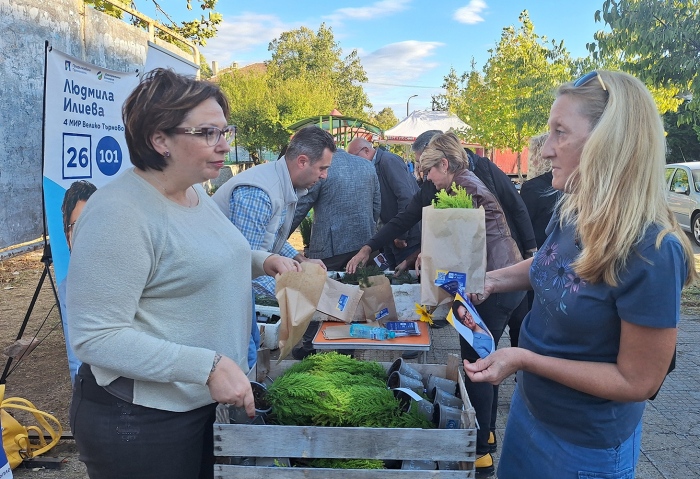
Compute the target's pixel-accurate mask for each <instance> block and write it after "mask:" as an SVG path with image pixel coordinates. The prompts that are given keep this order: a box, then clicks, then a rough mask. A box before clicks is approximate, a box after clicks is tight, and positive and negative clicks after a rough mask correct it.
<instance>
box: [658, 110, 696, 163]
mask: <svg viewBox="0 0 700 479" xmlns="http://www.w3.org/2000/svg"><path fill="white" fill-rule="evenodd" d="M687 107H688V105H687V103H686V104H684V105H681V107H680V108H679V112H678V113H677V112H673V111H670V112H668V113H666V114H665V115H664V126H665V127H666V133H667V136H666V147H667V148H666V162H667V163H678V162H684V161H700V140H698V138H700V135H699V133H700V131H699V128H698V127H697V126H695V127H694V126H692V125H689V124H684V123H681V124H679V122H678V116H679V115H682V114H683V113H684V110H685V109H686V108H687Z"/></svg>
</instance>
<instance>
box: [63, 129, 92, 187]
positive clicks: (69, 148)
mask: <svg viewBox="0 0 700 479" xmlns="http://www.w3.org/2000/svg"><path fill="white" fill-rule="evenodd" d="M91 155H92V137H91V136H90V135H81V134H79V133H64V134H63V179H79V178H92V156H91Z"/></svg>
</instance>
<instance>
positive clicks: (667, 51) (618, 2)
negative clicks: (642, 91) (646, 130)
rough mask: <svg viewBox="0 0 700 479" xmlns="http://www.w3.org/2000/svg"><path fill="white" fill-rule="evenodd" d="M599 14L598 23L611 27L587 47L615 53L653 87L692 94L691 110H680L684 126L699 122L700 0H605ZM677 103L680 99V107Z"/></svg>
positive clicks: (601, 54) (624, 66)
mask: <svg viewBox="0 0 700 479" xmlns="http://www.w3.org/2000/svg"><path fill="white" fill-rule="evenodd" d="M595 16H596V21H602V22H604V23H605V24H607V25H609V26H610V29H611V31H609V32H606V31H599V32H598V33H596V34H595V42H592V43H590V44H588V45H587V47H588V49H589V51H590V52H591V54H592V56H593V57H594V58H597V57H604V56H606V55H607V56H616V57H618V58H619V62H620V67H621V69H623V70H625V71H628V72H630V73H632V74H634V75H636V76H637V77H639V78H640V79H642V80H644V81H645V82H646V83H647V84H648V85H649V84H651V85H654V86H655V87H656V88H657V89H662V90H665V91H666V92H671V91H676V92H680V93H681V94H685V95H686V96H689V97H692V99H691V101H690V102H689V104H688V105H687V108H684V109H682V111H680V112H679V114H678V121H679V124H683V123H695V124H697V123H698V114H699V113H700V79H698V76H697V72H698V68H699V67H700V28H698V25H699V24H700V2H698V1H697V0H605V1H604V2H603V7H602V9H601V10H598V11H597V12H596V13H595ZM652 93H653V91H652ZM678 103H679V102H678V101H676V106H677V105H678ZM657 104H658V102H657ZM672 110H675V108H672ZM662 112H663V110H662Z"/></svg>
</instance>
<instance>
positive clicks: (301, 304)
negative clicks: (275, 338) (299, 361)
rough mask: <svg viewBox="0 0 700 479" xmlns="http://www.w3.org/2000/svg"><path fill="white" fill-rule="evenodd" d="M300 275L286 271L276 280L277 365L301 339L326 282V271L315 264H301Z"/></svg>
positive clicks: (306, 262)
mask: <svg viewBox="0 0 700 479" xmlns="http://www.w3.org/2000/svg"><path fill="white" fill-rule="evenodd" d="M301 268H302V271H301V272H297V271H287V272H286V273H283V274H281V275H280V276H278V277H277V281H276V283H277V284H276V286H275V296H276V297H277V302H278V303H279V305H280V326H279V348H280V355H279V360H278V362H279V361H281V360H282V359H284V358H285V357H286V356H287V355H288V354H289V353H290V352H291V351H292V348H293V347H294V345H295V344H296V343H298V342H299V340H300V339H301V337H302V336H303V335H304V331H306V328H307V326H308V325H309V322H310V321H311V318H312V316H313V315H314V313H315V312H316V305H317V304H318V301H319V299H320V298H321V292H322V291H323V285H324V284H325V282H326V271H325V270H324V269H323V268H322V267H321V266H320V265H317V264H315V263H310V262H308V261H305V262H303V263H301Z"/></svg>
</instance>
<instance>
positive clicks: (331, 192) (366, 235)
mask: <svg viewBox="0 0 700 479" xmlns="http://www.w3.org/2000/svg"><path fill="white" fill-rule="evenodd" d="M311 208H313V209H314V221H313V225H312V227H311V240H310V241H309V258H313V259H320V260H322V261H323V263H324V264H325V265H326V268H328V271H343V270H344V269H345V265H346V264H347V262H348V261H349V260H350V258H352V257H353V256H355V254H356V253H357V252H358V251H359V249H360V248H361V247H362V245H364V244H365V243H367V241H369V239H370V238H371V237H372V236H373V235H374V234H375V233H376V231H377V220H378V219H379V214H380V212H381V193H380V190H379V180H378V179H377V174H376V173H375V170H374V166H372V164H371V163H370V162H369V161H367V160H365V159H363V158H360V157H359V156H355V155H351V154H350V153H347V152H345V151H344V150H341V149H338V150H336V152H335V153H334V154H333V162H332V166H331V167H330V168H329V169H328V177H327V178H326V179H325V180H322V181H319V182H318V183H317V184H316V185H314V186H313V187H312V188H311V189H310V190H309V192H308V194H307V195H305V196H303V197H301V198H299V201H298V202H297V208H296V212H295V214H294V221H293V222H292V229H291V231H294V230H295V229H296V228H297V226H299V223H301V220H303V219H304V217H306V215H307V214H308V212H309V210H310V209H311ZM318 326H319V324H318V322H311V324H309V327H308V328H307V330H306V332H305V333H304V338H303V340H302V346H301V347H296V348H294V349H293V350H292V356H293V357H294V359H303V358H305V357H306V356H308V355H309V354H312V353H314V352H315V350H314V348H313V344H312V341H313V338H314V336H315V335H316V331H317V330H318ZM339 352H343V353H345V354H351V353H352V351H350V350H344V351H339Z"/></svg>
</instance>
